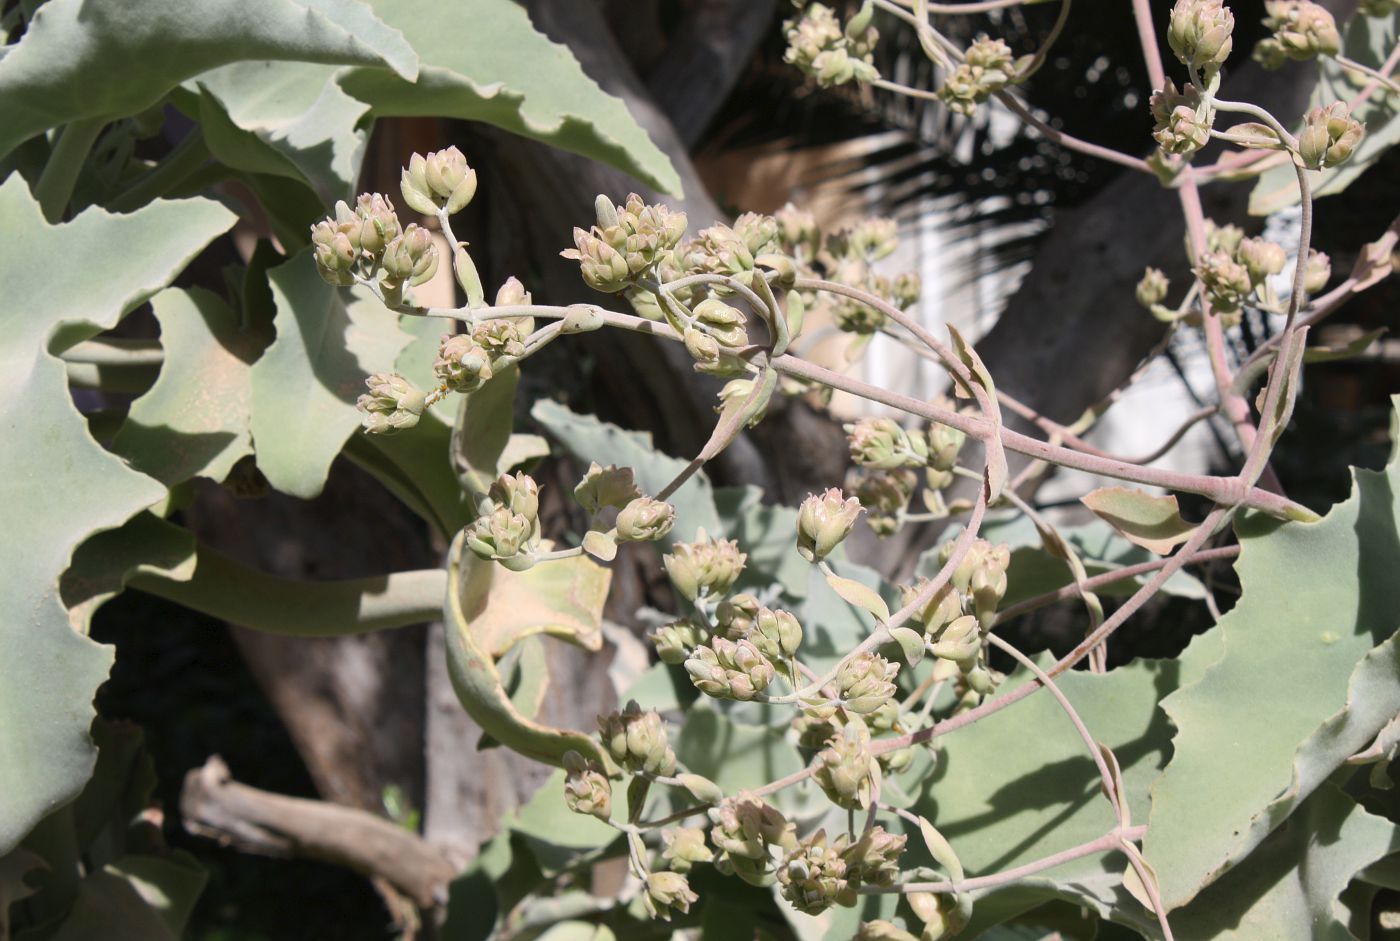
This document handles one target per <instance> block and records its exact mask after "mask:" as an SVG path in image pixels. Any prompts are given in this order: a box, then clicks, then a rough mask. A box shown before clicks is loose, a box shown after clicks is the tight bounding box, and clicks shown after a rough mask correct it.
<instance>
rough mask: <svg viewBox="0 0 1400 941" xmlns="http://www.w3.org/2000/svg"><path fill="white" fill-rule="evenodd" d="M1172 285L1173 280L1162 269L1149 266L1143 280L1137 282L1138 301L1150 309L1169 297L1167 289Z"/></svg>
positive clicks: (1143, 274)
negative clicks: (1169, 279)
mask: <svg viewBox="0 0 1400 941" xmlns="http://www.w3.org/2000/svg"><path fill="white" fill-rule="evenodd" d="M1170 286H1171V282H1169V281H1168V280H1167V276H1166V275H1165V274H1163V273H1162V271H1161V270H1160V269H1158V268H1148V269H1147V270H1146V271H1144V272H1143V273H1142V280H1141V281H1139V282H1138V283H1137V291H1136V296H1137V302H1138V303H1139V304H1141V305H1142V306H1143V307H1146V308H1148V309H1149V310H1150V309H1151V308H1152V307H1153V306H1154V305H1156V304H1160V303H1162V302H1163V301H1165V300H1166V299H1167V289H1168V288H1169V287H1170Z"/></svg>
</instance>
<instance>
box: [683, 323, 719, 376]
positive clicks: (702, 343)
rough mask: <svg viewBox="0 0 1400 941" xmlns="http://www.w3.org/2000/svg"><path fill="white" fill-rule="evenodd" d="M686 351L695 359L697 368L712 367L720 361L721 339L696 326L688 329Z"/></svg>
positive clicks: (685, 338) (685, 337)
mask: <svg viewBox="0 0 1400 941" xmlns="http://www.w3.org/2000/svg"><path fill="white" fill-rule="evenodd" d="M683 339H684V341H685V351H686V352H687V353H689V354H690V355H691V357H692V358H693V359H694V360H695V368H696V369H700V368H702V367H706V368H708V367H711V366H714V365H716V364H718V363H719V341H718V340H716V339H715V338H714V337H712V336H710V335H709V334H708V333H705V332H704V331H703V330H697V329H696V328H694V327H691V328H690V329H688V330H686V332H685V336H684V338H683Z"/></svg>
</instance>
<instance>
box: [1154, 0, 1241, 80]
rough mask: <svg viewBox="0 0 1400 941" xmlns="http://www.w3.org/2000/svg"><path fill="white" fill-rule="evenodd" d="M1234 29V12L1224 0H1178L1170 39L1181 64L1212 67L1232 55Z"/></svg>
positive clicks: (1168, 36)
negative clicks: (1225, 4)
mask: <svg viewBox="0 0 1400 941" xmlns="http://www.w3.org/2000/svg"><path fill="white" fill-rule="evenodd" d="M1234 29H1235V15H1234V14H1233V13H1231V12H1230V9H1229V7H1226V6H1224V4H1223V3H1222V0H1177V2H1176V6H1174V7H1172V16H1171V23H1170V25H1168V27H1167V42H1168V44H1170V45H1171V47H1172V52H1174V53H1176V57H1177V58H1178V59H1179V60H1181V64H1182V65H1184V66H1186V67H1187V68H1189V69H1193V70H1197V71H1199V70H1202V69H1204V70H1206V71H1213V70H1215V69H1218V68H1220V67H1221V66H1222V65H1224V64H1225V60H1226V59H1228V58H1229V57H1230V50H1231V48H1232V47H1233V45H1234V41H1233V40H1232V39H1231V33H1232V32H1234Z"/></svg>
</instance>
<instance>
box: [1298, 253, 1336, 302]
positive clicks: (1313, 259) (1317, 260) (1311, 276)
mask: <svg viewBox="0 0 1400 941" xmlns="http://www.w3.org/2000/svg"><path fill="white" fill-rule="evenodd" d="M1331 278H1332V259H1331V258H1329V257H1328V256H1327V254H1326V253H1325V252H1320V251H1318V250H1317V249H1315V248H1310V249H1308V262H1307V266H1306V267H1305V268H1304V269H1303V290H1304V291H1307V292H1308V293H1309V294H1316V293H1317V292H1319V291H1321V290H1322V289H1323V288H1325V287H1327V282H1328V281H1329V280H1331Z"/></svg>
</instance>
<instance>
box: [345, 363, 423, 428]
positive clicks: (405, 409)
mask: <svg viewBox="0 0 1400 941" xmlns="http://www.w3.org/2000/svg"><path fill="white" fill-rule="evenodd" d="M365 385H366V386H367V387H368V388H369V391H368V392H366V393H364V394H362V395H361V396H360V397H359V398H358V399H357V400H356V401H355V407H356V408H358V409H359V410H360V412H361V413H362V415H363V418H362V422H363V427H364V430H365V432H366V433H368V434H388V433H390V432H394V431H402V430H403V429H405V428H412V427H413V426H414V425H416V424H418V419H419V418H421V417H422V415H423V409H425V408H426V407H427V403H428V397H427V395H426V394H425V393H423V392H420V391H418V390H417V389H415V388H414V387H413V383H411V382H409V381H408V380H407V379H405V378H404V377H403V376H400V375H399V374H398V373H392V372H377V373H375V374H374V375H372V376H370V377H369V378H368V379H366V380H365Z"/></svg>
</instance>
